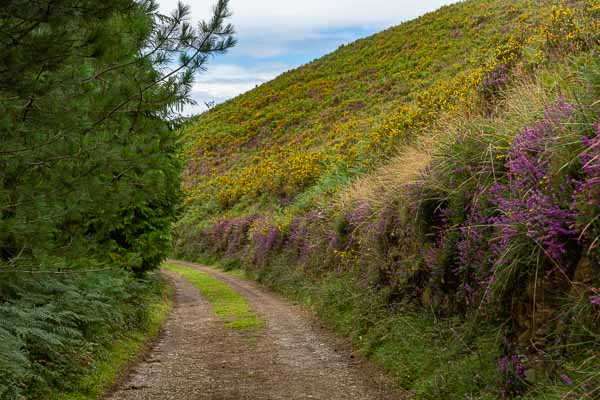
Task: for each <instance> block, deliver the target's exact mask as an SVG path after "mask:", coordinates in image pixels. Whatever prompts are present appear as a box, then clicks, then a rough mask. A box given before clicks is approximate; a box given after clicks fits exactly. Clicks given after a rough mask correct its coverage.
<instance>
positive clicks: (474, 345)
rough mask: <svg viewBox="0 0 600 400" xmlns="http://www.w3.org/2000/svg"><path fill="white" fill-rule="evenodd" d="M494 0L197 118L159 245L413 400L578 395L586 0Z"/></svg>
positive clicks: (589, 118)
mask: <svg viewBox="0 0 600 400" xmlns="http://www.w3.org/2000/svg"><path fill="white" fill-rule="evenodd" d="M510 3H511V4H510V5H506V4H505V3H504V2H500V1H467V2H463V3H459V4H456V5H454V6H451V7H445V8H443V9H441V10H439V11H437V12H435V13H432V14H428V15H426V16H424V17H422V18H420V19H418V20H415V21H412V22H408V23H406V24H403V25H401V26H399V27H397V28H394V29H390V30H388V31H386V32H383V33H381V34H378V35H375V36H373V37H371V38H368V39H364V40H361V41H358V42H356V43H354V44H353V45H350V46H346V47H344V48H342V49H340V50H338V51H337V52H335V53H333V54H331V55H329V56H326V57H324V58H323V59H321V60H318V61H316V62H314V63H312V64H309V65H307V66H304V67H301V68H299V69H298V70H295V71H291V72H289V73H287V74H284V75H283V76H282V77H280V78H278V79H276V80H274V81H273V82H270V83H268V84H265V85H263V86H261V87H260V88H258V89H256V90H254V91H252V92H249V93H247V94H245V95H242V96H240V97H238V98H237V99H234V100H232V101H230V102H228V103H226V104H224V105H222V106H220V107H217V108H216V109H214V110H212V111H210V112H208V113H206V114H203V115H202V116H200V117H199V118H198V120H197V121H196V122H195V123H194V124H192V125H191V126H190V127H188V129H187V133H186V136H185V138H184V142H185V144H186V149H187V156H188V168H187V173H186V177H185V179H186V185H187V188H186V189H187V195H188V199H187V207H186V208H185V212H184V217H183V219H182V220H181V221H180V223H179V225H178V227H177V229H176V237H175V252H176V253H177V255H178V256H180V257H183V258H187V259H191V260H194V259H195V260H208V261H218V262H221V263H224V264H227V265H230V266H237V265H241V266H243V267H244V268H245V269H246V270H247V271H248V272H249V273H250V274H251V275H253V276H254V277H255V278H257V279H258V280H259V281H261V282H262V283H265V284H267V285H270V286H272V287H273V288H274V289H276V290H279V291H281V292H283V293H285V294H287V295H290V296H293V297H295V298H297V299H299V300H301V301H303V302H305V303H306V304H308V305H309V306H311V307H312V308H313V309H314V310H315V311H316V312H317V313H318V314H319V315H320V316H321V317H322V319H323V321H325V322H326V323H327V324H328V325H329V326H330V327H331V328H332V329H334V330H336V331H337V332H338V333H340V334H343V335H346V336H349V337H351V338H352V340H353V343H354V345H355V346H356V348H357V349H359V350H360V351H361V352H362V353H363V354H365V355H367V356H369V357H371V358H372V359H374V360H375V361H376V362H377V363H378V364H380V365H382V366H383V367H384V368H386V369H387V370H388V371H389V372H390V373H391V374H393V376H394V377H395V378H396V379H397V381H398V382H399V383H400V384H401V385H402V386H403V387H405V388H407V389H410V391H411V393H413V394H414V397H415V398H424V399H440V398H444V399H446V398H448V399H464V398H478V399H479V398H498V397H502V398H512V397H525V398H535V399H558V398H565V399H569V398H573V399H575V398H577V399H585V398H590V399H591V398H597V395H598V393H600V372H599V371H600V359H599V358H598V356H597V355H598V353H599V352H600V289H598V288H599V287H600V273H599V272H600V270H599V269H598V266H599V265H600V206H599V203H598V199H600V164H599V163H600V119H599V115H600V102H598V97H599V96H600V57H599V56H598V49H599V48H600V47H599V45H600V3H599V2H598V0H588V1H572V2H561V3H560V4H559V3H557V4H556V5H554V6H552V5H551V4H549V2H543V1H528V2H510Z"/></svg>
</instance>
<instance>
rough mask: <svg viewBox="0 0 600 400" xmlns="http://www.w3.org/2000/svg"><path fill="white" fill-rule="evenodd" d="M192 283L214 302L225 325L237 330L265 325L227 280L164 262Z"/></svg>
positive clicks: (248, 329) (254, 328)
mask: <svg viewBox="0 0 600 400" xmlns="http://www.w3.org/2000/svg"><path fill="white" fill-rule="evenodd" d="M164 268H166V269H168V270H170V271H173V272H175V273H177V274H179V275H181V276H182V277H184V278H185V279H187V280H188V281H189V282H190V283H191V284H193V285H194V286H196V287H197V288H198V289H199V290H200V293H201V294H202V295H203V296H204V297H205V298H206V299H207V300H208V301H209V302H210V303H211V304H212V306H213V310H214V312H215V314H217V315H218V316H219V317H220V318H221V319H223V320H224V321H225V326H226V327H227V328H230V329H234V330H236V331H251V330H256V329H260V328H262V327H263V326H264V321H263V320H262V319H261V318H259V317H258V316H257V315H256V314H255V313H254V312H253V311H252V309H251V308H250V306H249V305H248V302H247V301H246V299H244V297H242V295H240V294H239V293H238V292H236V291H235V290H233V289H232V288H230V287H229V286H228V285H227V284H226V283H225V282H223V281H221V280H220V279H217V278H215V277H212V276H210V275H208V274H205V273H202V272H200V271H197V270H195V269H192V268H187V267H182V266H180V265H175V264H170V263H167V264H164Z"/></svg>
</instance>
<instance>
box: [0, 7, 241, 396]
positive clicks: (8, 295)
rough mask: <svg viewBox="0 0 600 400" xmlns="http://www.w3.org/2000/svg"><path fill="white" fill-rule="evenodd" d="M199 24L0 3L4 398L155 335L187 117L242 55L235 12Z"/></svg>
mask: <svg viewBox="0 0 600 400" xmlns="http://www.w3.org/2000/svg"><path fill="white" fill-rule="evenodd" d="M189 14H190V10H189V8H188V7H186V6H183V5H181V4H180V5H179V6H178V8H177V9H176V10H175V11H174V12H173V13H172V14H170V15H161V14H160V13H159V12H158V5H157V3H156V1H154V0H106V1H96V0H35V1H29V0H7V1H4V2H2V7H0V399H20V398H23V397H22V396H25V398H36V399H40V398H44V396H45V394H46V393H47V392H48V391H49V390H52V389H63V388H66V386H68V384H69V383H70V382H72V380H73V379H75V377H76V376H77V375H78V374H80V373H81V371H82V370H83V369H85V368H86V367H88V366H90V365H92V364H93V362H94V360H95V359H96V358H97V357H98V356H99V355H100V354H101V353H102V351H103V349H104V348H106V347H107V346H109V345H110V344H111V342H112V341H113V340H114V339H116V338H118V336H119V332H122V331H123V330H132V329H135V328H138V327H139V326H140V325H143V323H144V321H145V320H146V314H145V313H146V308H145V305H144V302H145V301H146V300H148V298H149V296H150V297H151V295H152V290H153V288H155V287H156V284H155V283H152V282H151V281H149V280H148V279H147V278H144V279H141V275H143V274H144V273H145V272H147V271H150V270H152V269H155V268H157V267H158V266H159V265H160V263H161V262H162V260H163V259H164V258H165V257H166V254H167V253H168V251H169V249H170V243H171V234H170V231H171V226H172V224H173V223H174V220H175V217H176V215H177V207H178V202H179V201H180V196H181V193H180V191H181V180H180V170H181V160H180V156H179V149H178V145H177V140H178V135H177V133H176V132H177V131H176V128H177V127H178V125H179V120H178V119H177V113H178V112H179V111H181V110H182V108H183V107H184V106H186V105H188V104H190V103H191V100H190V97H189V94H190V90H191V85H192V82H193V76H194V74H195V73H196V72H198V71H201V70H203V69H204V68H205V65H206V63H207V62H208V60H209V59H210V57H212V56H214V55H218V54H222V53H224V52H226V51H227V50H228V49H229V48H230V47H232V46H233V45H234V44H235V41H234V39H233V33H234V32H233V27H232V26H231V25H229V24H227V23H226V20H227V19H228V17H229V16H230V12H229V8H228V1H227V0H219V1H218V2H217V4H216V5H215V8H214V14H213V16H212V18H211V19H210V20H208V21H205V22H200V24H199V25H198V26H197V27H194V26H192V24H191V23H190V21H189ZM134 274H136V275H138V277H137V278H136V277H134ZM140 279H141V280H140ZM155 294H156V293H155Z"/></svg>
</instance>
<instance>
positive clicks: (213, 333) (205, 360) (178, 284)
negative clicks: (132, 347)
mask: <svg viewBox="0 0 600 400" xmlns="http://www.w3.org/2000/svg"><path fill="white" fill-rule="evenodd" d="M177 263H178V264H180V265H185V266H188V267H192V268H196V269H198V270H199V271H201V272H204V273H207V274H210V275H212V276H215V277H217V278H219V279H221V280H223V281H225V282H226V283H227V284H228V285H229V286H230V287H232V288H233V289H235V290H237V291H238V292H239V293H241V294H242V295H243V296H244V297H245V298H246V299H247V300H248V303H249V304H250V306H251V307H252V308H253V309H254V311H255V312H256V313H257V314H258V315H260V316H261V317H262V318H263V319H264V320H265V321H266V327H265V328H263V329H261V330H259V331H258V332H254V333H251V334H249V333H240V332H237V331H234V330H231V329H227V328H225V326H224V324H223V321H222V320H220V319H219V318H218V317H217V316H215V315H214V313H213V312H212V310H211V306H210V304H209V303H208V302H207V301H205V300H204V299H203V298H202V297H201V296H200V294H199V292H198V289H197V288H196V287H194V286H192V284H190V283H189V282H187V281H186V280H184V279H183V278H181V277H180V276H178V275H176V274H174V273H171V272H165V273H166V274H167V275H168V276H169V277H170V279H172V281H173V282H174V286H175V306H174V310H173V312H172V314H171V316H170V317H169V319H168V321H167V323H166V325H165V329H164V332H163V335H162V337H161V339H160V340H159V341H158V342H157V344H156V345H155V347H154V349H153V350H152V351H151V352H149V354H148V356H147V357H146V359H145V360H143V361H142V362H141V363H140V364H139V365H138V366H137V367H135V368H134V369H133V371H132V373H131V375H130V377H129V378H128V379H126V380H124V383H122V384H121V385H120V387H118V388H116V390H115V391H114V392H113V393H112V394H111V395H110V396H109V397H108V399H110V400H134V399H135V400H138V399H139V400H141V399H144V400H155V399H156V400H158V399H161V400H166V399H180V400H192V399H194V400H195V399H210V400H225V399H227V400H241V399H256V400H259V399H260V400H263V399H265V400H268V399H273V400H274V399H322V400H337V399H339V400H342V399H343V400H350V399H357V400H363V399H364V400H388V399H390V400H391V399H401V398H403V396H402V395H401V394H400V393H399V392H396V391H394V389H393V386H392V384H391V382H390V381H389V380H388V379H387V378H386V377H385V376H383V375H382V374H381V373H379V372H378V371H377V370H376V369H375V368H373V367H371V366H370V365H369V364H368V363H366V362H365V361H362V360H361V359H360V358H359V357H354V356H353V355H352V353H351V350H350V348H349V347H348V346H347V345H345V344H344V343H342V342H340V341H339V340H338V339H336V338H334V337H333V336H331V335H329V334H327V333H326V332H324V331H323V330H322V329H320V328H319V327H318V326H315V324H314V322H313V320H312V319H311V318H309V317H307V316H306V314H305V313H304V312H303V311H302V310H300V309H299V308H297V307H294V306H292V305H290V304H289V303H288V302H286V301H285V300H283V299H281V298H280V297H279V296H276V295H273V294H271V293H269V292H267V291H266V290H264V289H261V288H259V287H257V286H256V285H255V284H254V283H251V282H248V281H246V280H243V279H241V278H237V277H233V276H230V275H227V274H224V273H221V272H218V271H215V270H213V269H210V268H206V267H202V266H199V265H195V264H190V263H183V262H177Z"/></svg>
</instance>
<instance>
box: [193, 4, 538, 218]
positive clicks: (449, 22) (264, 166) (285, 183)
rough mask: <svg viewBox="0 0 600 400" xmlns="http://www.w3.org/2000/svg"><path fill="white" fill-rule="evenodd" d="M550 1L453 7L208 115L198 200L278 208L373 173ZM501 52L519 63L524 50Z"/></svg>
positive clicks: (223, 207)
mask: <svg viewBox="0 0 600 400" xmlns="http://www.w3.org/2000/svg"><path fill="white" fill-rule="evenodd" d="M544 3H545V2H541V1H540V2H535V1H534V2H532V1H526V0H519V1H511V2H508V3H507V2H500V1H491V0H484V1H481V0H480V1H467V2H464V3H459V4H456V5H453V6H448V7H444V8H442V9H441V10H439V11H436V12H434V13H430V14H427V15H425V16H423V17H422V18H419V19H417V20H414V21H410V22H407V23H405V24H402V25H400V26H398V27H395V28H392V29H389V30H387V31H385V32H382V33H379V34H377V35H374V36H372V37H369V38H367V39H363V40H359V41H357V42H355V43H353V44H351V45H348V46H345V47H342V48H340V49H339V50H338V51H336V52H334V53H332V54H330V55H328V56H325V57H323V58H322V59H319V60H317V61H315V62H313V63H310V64H308V65H305V66H303V67H300V68H298V69H296V70H293V71H290V72H287V73H285V74H283V75H282V76H280V77H279V78H277V79H275V80H273V81H272V82H269V83H266V84H263V85H262V86H260V87H259V88H257V89H255V90H252V91H250V92H249V93H246V94H244V95H241V96H239V97H238V98H236V99H233V100H231V101H229V102H227V103H225V104H223V105H221V106H218V107H216V108H215V109H213V110H211V111H209V112H207V113H205V114H202V115H201V116H200V117H199V118H198V119H197V121H196V122H194V123H193V124H192V125H191V127H189V128H188V129H187V133H186V136H185V143H186V155H187V160H188V166H187V171H186V175H185V177H186V189H187V192H188V204H193V205H194V208H199V209H200V210H201V211H200V214H199V215H197V214H196V216H199V217H200V218H211V219H212V218H214V216H215V215H216V213H220V212H225V211H228V210H230V209H231V208H235V209H236V210H238V211H240V212H244V209H245V208H246V207H251V208H253V207H254V206H256V204H257V203H259V204H260V205H261V206H262V207H263V208H265V207H266V208H272V207H278V206H279V205H288V204H289V203H290V202H292V201H294V199H295V198H296V196H297V195H298V194H299V193H301V192H303V191H305V190H306V189H307V188H309V187H311V186H313V185H315V184H317V183H318V182H319V181H320V179H321V178H323V177H324V176H327V175H329V176H332V175H333V176H336V177H338V178H339V176H340V175H342V176H348V175H350V176H352V175H355V174H356V173H357V172H360V171H364V170H365V169H366V168H369V167H370V166H371V165H372V163H373V162H374V161H375V160H378V159H380V158H381V157H382V156H384V155H386V154H389V153H390V151H392V150H393V149H394V148H395V145H396V144H397V143H401V142H403V141H406V140H407V139H410V138H411V137H413V136H415V134H416V132H417V131H418V130H419V129H421V128H422V127H424V126H427V125H429V124H430V123H431V122H432V121H433V120H434V114H435V113H437V112H438V111H440V110H448V109H452V108H453V107H455V106H456V104H457V103H458V102H459V101H460V100H461V98H465V97H467V96H468V92H469V90H470V89H473V88H474V87H475V86H476V85H477V84H478V83H479V81H480V79H481V76H480V75H479V74H477V73H476V72H477V71H478V70H479V69H480V68H481V67H482V66H483V65H484V64H486V62H488V61H489V60H490V59H492V58H493V57H494V56H495V55H496V52H497V50H496V48H497V46H498V45H506V44H507V43H508V38H509V37H511V36H512V37H515V38H516V37H519V36H520V35H523V33H522V32H523V31H526V30H527V29H528V28H529V27H532V26H536V24H537V23H538V22H539V20H540V19H541V18H543V17H544V16H545V15H547V14H548V12H549V10H548V7H547V6H544V5H543V4H544ZM509 45H510V44H509ZM500 51H502V54H500V57H502V58H504V60H502V61H503V62H512V61H511V60H510V58H511V57H513V56H514V51H515V49H512V48H510V47H507V48H503V49H501V50H500ZM327 189H330V188H327ZM323 190H325V189H323ZM317 191H319V190H317ZM238 213H239V212H238Z"/></svg>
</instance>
